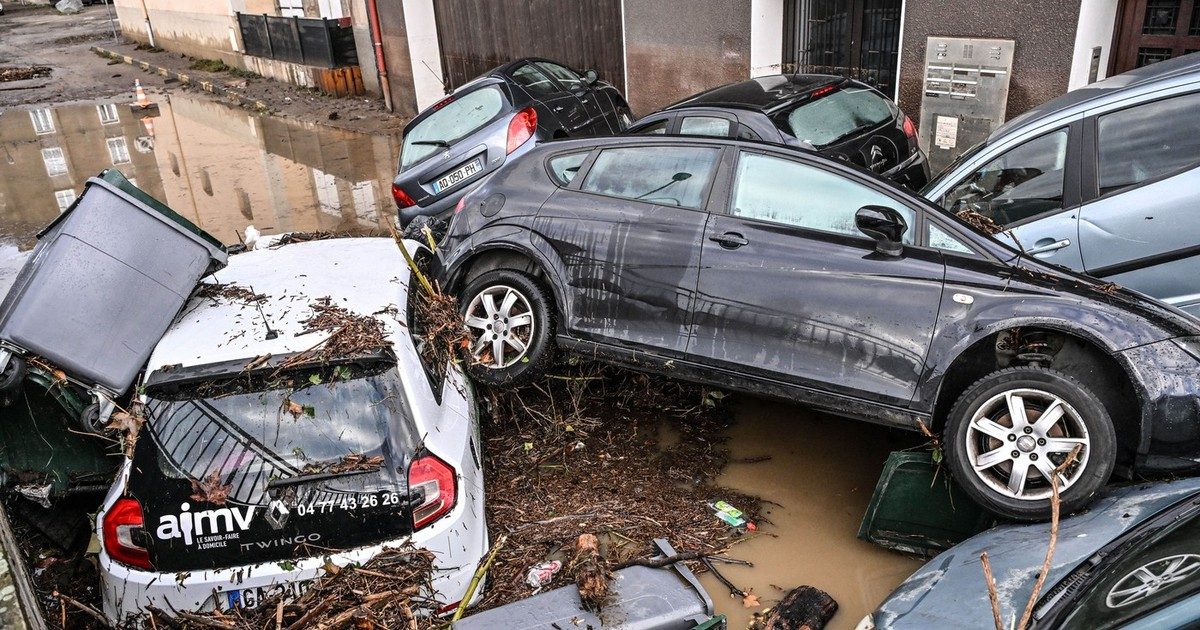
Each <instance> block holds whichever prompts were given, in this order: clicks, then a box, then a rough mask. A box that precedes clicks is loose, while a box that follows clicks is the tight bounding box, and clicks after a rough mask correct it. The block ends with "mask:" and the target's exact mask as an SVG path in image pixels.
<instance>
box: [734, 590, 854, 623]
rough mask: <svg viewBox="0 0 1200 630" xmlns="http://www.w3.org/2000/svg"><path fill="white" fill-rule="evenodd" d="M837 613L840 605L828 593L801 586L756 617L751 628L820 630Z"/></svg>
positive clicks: (756, 614)
mask: <svg viewBox="0 0 1200 630" xmlns="http://www.w3.org/2000/svg"><path fill="white" fill-rule="evenodd" d="M837 610H838V604H837V602H836V601H834V599H833V598H832V597H830V596H829V593H826V592H825V591H822V590H821V589H819V588H816V587H813V586H800V587H797V588H794V589H792V590H791V591H789V592H788V594H787V595H784V596H783V599H782V600H780V602H779V603H778V604H775V605H774V606H772V607H771V608H769V609H767V610H766V611H764V612H762V613H755V615H754V620H753V621H752V622H751V624H750V627H751V628H752V629H753V630H821V628H824V627H825V624H827V623H829V620H830V619H831V618H833V615H834V614H835V613H837Z"/></svg>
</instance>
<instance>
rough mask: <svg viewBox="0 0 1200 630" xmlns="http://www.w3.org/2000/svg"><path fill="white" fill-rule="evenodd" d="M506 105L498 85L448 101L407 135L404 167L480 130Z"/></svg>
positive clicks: (402, 150) (402, 158) (401, 157)
mask: <svg viewBox="0 0 1200 630" xmlns="http://www.w3.org/2000/svg"><path fill="white" fill-rule="evenodd" d="M504 106H505V98H504V94H503V93H501V92H500V88H498V87H496V86H494V85H493V86H488V87H484V88H480V89H478V90H474V91H472V92H467V93H466V94H463V95H461V96H458V97H456V98H455V99H454V100H453V101H450V102H449V103H446V104H445V105H443V106H442V108H441V109H439V110H436V111H434V112H433V114H431V115H430V116H429V118H426V119H425V120H422V121H421V122H419V123H417V125H416V126H415V127H413V128H412V129H410V130H409V131H408V133H407V134H405V135H404V147H403V148H402V149H401V150H400V170H404V169H406V168H408V167H409V166H412V165H413V164H416V163H417V162H420V161H421V160H423V159H425V158H426V157H429V156H430V155H433V154H434V153H436V152H437V151H439V150H441V149H445V148H448V147H449V145H450V144H453V143H454V142H457V141H458V140H461V139H463V138H464V137H466V136H467V135H469V134H472V133H474V132H475V131H477V130H479V128H480V127H483V126H484V125H486V124H488V123H489V122H491V120H492V119H493V118H495V117H496V116H498V115H499V114H500V112H501V111H503V110H504Z"/></svg>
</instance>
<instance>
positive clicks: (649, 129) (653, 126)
mask: <svg viewBox="0 0 1200 630" xmlns="http://www.w3.org/2000/svg"><path fill="white" fill-rule="evenodd" d="M668 122H670V119H669V118H664V119H663V120H660V121H658V122H654V123H650V124H649V125H646V126H645V127H642V128H641V129H638V130H637V131H634V132H633V133H641V134H645V135H648V136H661V135H663V134H665V133H667V123H668Z"/></svg>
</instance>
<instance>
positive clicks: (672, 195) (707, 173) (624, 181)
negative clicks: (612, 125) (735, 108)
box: [580, 146, 720, 208]
mask: <svg viewBox="0 0 1200 630" xmlns="http://www.w3.org/2000/svg"><path fill="white" fill-rule="evenodd" d="M719 155H720V151H719V150H718V149H709V148H702V147H664V146H656V147H631V148H624V149H607V150H605V151H601V152H600V156H599V157H597V158H596V162H595V163H594V164H593V165H592V168H591V170H590V171H588V174H587V179H585V180H583V186H582V187H580V189H581V190H584V191H587V192H594V193H599V194H602V195H611V196H613V197H622V198H625V199H636V200H640V201H647V202H650V203H657V204H662V205H668V206H681V207H684V208H699V207H701V206H703V205H704V201H705V198H704V194H705V191H706V190H707V189H708V182H709V180H710V179H712V174H713V170H714V168H715V167H716V164H717V158H718V156H719Z"/></svg>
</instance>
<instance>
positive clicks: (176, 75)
mask: <svg viewBox="0 0 1200 630" xmlns="http://www.w3.org/2000/svg"><path fill="white" fill-rule="evenodd" d="M89 50H91V51H92V52H94V53H96V54H97V55H100V56H101V57H107V58H108V59H113V60H116V61H122V62H125V63H127V64H129V65H131V66H136V67H138V68H141V69H142V70H143V71H145V72H151V73H154V74H158V75H160V76H164V77H168V78H173V79H176V80H178V81H179V83H181V84H183V85H195V86H197V87H199V88H200V89H202V90H204V91H205V92H208V93H210V94H218V95H221V96H224V97H226V98H228V99H229V100H230V102H232V103H233V104H234V105H242V104H244V103H250V104H251V105H253V106H254V108H255V109H257V110H259V111H264V112H265V111H269V110H270V107H268V106H267V104H266V102H264V101H260V100H257V99H251V98H248V97H246V96H245V95H244V94H241V93H240V92H237V91H235V90H232V89H230V88H227V87H225V86H223V85H217V84H215V83H213V82H212V81H200V80H197V79H195V78H194V77H192V76H191V75H189V74H187V73H185V72H179V71H177V70H171V69H169V68H164V67H162V66H156V65H154V64H151V63H149V62H146V61H142V60H140V59H135V58H133V57H130V56H129V55H125V54H122V53H119V52H114V51H111V50H109V49H107V48H104V47H102V46H92V47H91V48H90V49H89Z"/></svg>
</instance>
